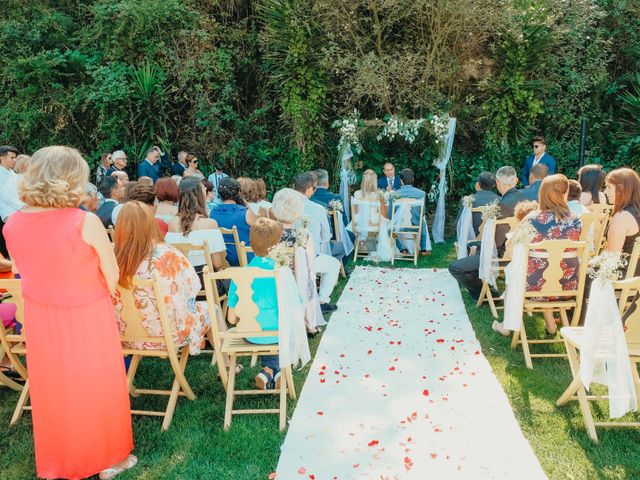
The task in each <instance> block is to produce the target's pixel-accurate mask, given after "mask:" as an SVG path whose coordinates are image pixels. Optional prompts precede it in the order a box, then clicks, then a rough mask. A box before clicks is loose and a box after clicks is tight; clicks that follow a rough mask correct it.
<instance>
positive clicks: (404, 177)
mask: <svg viewBox="0 0 640 480" xmlns="http://www.w3.org/2000/svg"><path fill="white" fill-rule="evenodd" d="M414 180H415V176H414V174H413V170H411V169H410V168H404V169H402V170H400V183H401V184H402V186H401V187H400V188H399V189H397V190H396V193H395V198H397V199H400V198H412V199H416V200H420V199H422V201H423V203H424V201H425V200H426V195H425V193H424V191H422V190H420V189H419V188H416V187H414V186H413V182H414ZM393 200H394V196H391V197H390V198H389V212H390V214H391V216H393ZM418 215H420V211H419V210H418V209H417V208H412V209H411V224H412V225H418V222H422V232H421V234H420V255H431V250H429V248H430V247H431V246H430V245H429V242H428V238H427V236H428V235H429V233H428V231H427V222H426V221H425V219H424V216H423V217H422V218H420V219H419V218H418Z"/></svg>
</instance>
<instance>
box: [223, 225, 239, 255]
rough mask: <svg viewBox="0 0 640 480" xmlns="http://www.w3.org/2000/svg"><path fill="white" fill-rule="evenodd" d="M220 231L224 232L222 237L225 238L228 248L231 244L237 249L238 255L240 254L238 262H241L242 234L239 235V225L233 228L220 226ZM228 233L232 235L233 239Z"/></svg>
mask: <svg viewBox="0 0 640 480" xmlns="http://www.w3.org/2000/svg"><path fill="white" fill-rule="evenodd" d="M218 229H219V230H220V233H222V238H224V244H225V245H226V246H227V249H228V247H229V246H230V245H233V247H234V248H235V249H236V255H237V256H238V263H239V262H240V244H241V242H240V235H238V227H236V226H235V225H234V226H233V227H232V228H223V227H218ZM226 235H231V240H229V237H227V236H226Z"/></svg>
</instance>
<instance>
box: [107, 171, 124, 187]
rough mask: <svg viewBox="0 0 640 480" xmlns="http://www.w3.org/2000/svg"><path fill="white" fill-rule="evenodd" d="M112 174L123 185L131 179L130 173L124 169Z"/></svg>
mask: <svg viewBox="0 0 640 480" xmlns="http://www.w3.org/2000/svg"><path fill="white" fill-rule="evenodd" d="M110 176H111V177H114V178H116V179H117V180H118V181H119V182H120V183H121V184H122V185H124V184H125V183H127V182H128V181H129V174H127V172H124V171H117V172H112V173H111V175H110Z"/></svg>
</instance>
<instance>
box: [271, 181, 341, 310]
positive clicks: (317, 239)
mask: <svg viewBox="0 0 640 480" xmlns="http://www.w3.org/2000/svg"><path fill="white" fill-rule="evenodd" d="M314 183H315V181H314V176H313V175H312V174H311V173H310V172H304V173H299V174H298V175H296V177H295V179H294V186H295V189H296V191H297V192H299V193H301V194H302V195H304V197H305V201H304V211H303V213H304V216H305V217H306V218H307V219H308V221H309V226H308V230H309V234H310V236H311V239H312V240H313V249H314V251H315V254H316V259H315V260H316V261H315V267H316V273H317V274H318V275H320V290H319V292H318V296H319V298H320V307H321V308H322V311H323V312H332V311H334V310H336V309H337V307H336V306H335V305H332V304H330V303H329V301H330V297H331V292H333V289H334V287H335V286H336V283H337V282H338V275H339V274H340V262H339V261H338V260H337V259H335V258H334V257H332V256H331V255H329V253H330V252H331V247H330V243H329V242H330V241H331V231H330V229H329V220H328V217H327V210H326V209H325V208H323V207H322V206H320V205H318V204H317V203H315V202H312V201H311V196H312V195H313V192H314V188H313V185H314ZM276 215H277V213H276Z"/></svg>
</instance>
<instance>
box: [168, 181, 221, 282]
mask: <svg viewBox="0 0 640 480" xmlns="http://www.w3.org/2000/svg"><path fill="white" fill-rule="evenodd" d="M179 190H180V197H179V200H178V214H177V215H176V216H175V217H173V218H172V219H171V220H169V233H167V235H166V236H165V237H164V238H165V241H166V242H167V243H191V244H192V245H202V244H203V242H204V241H207V242H208V244H209V250H210V251H211V258H212V262H213V267H214V268H215V269H216V270H217V269H220V268H222V266H223V260H224V253H223V252H224V251H225V250H226V247H225V244H224V240H223V239H222V234H221V233H220V230H219V229H218V224H217V223H216V221H215V220H212V219H210V218H209V217H207V210H206V206H205V190H204V185H202V182H201V181H200V180H199V179H198V178H196V177H186V178H184V179H183V180H182V181H181V182H180V187H179ZM189 260H191V264H192V265H193V266H194V267H195V269H196V271H198V272H201V271H202V268H203V267H204V266H205V265H206V259H205V258H204V255H203V253H202V252H196V251H192V252H190V253H189Z"/></svg>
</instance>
